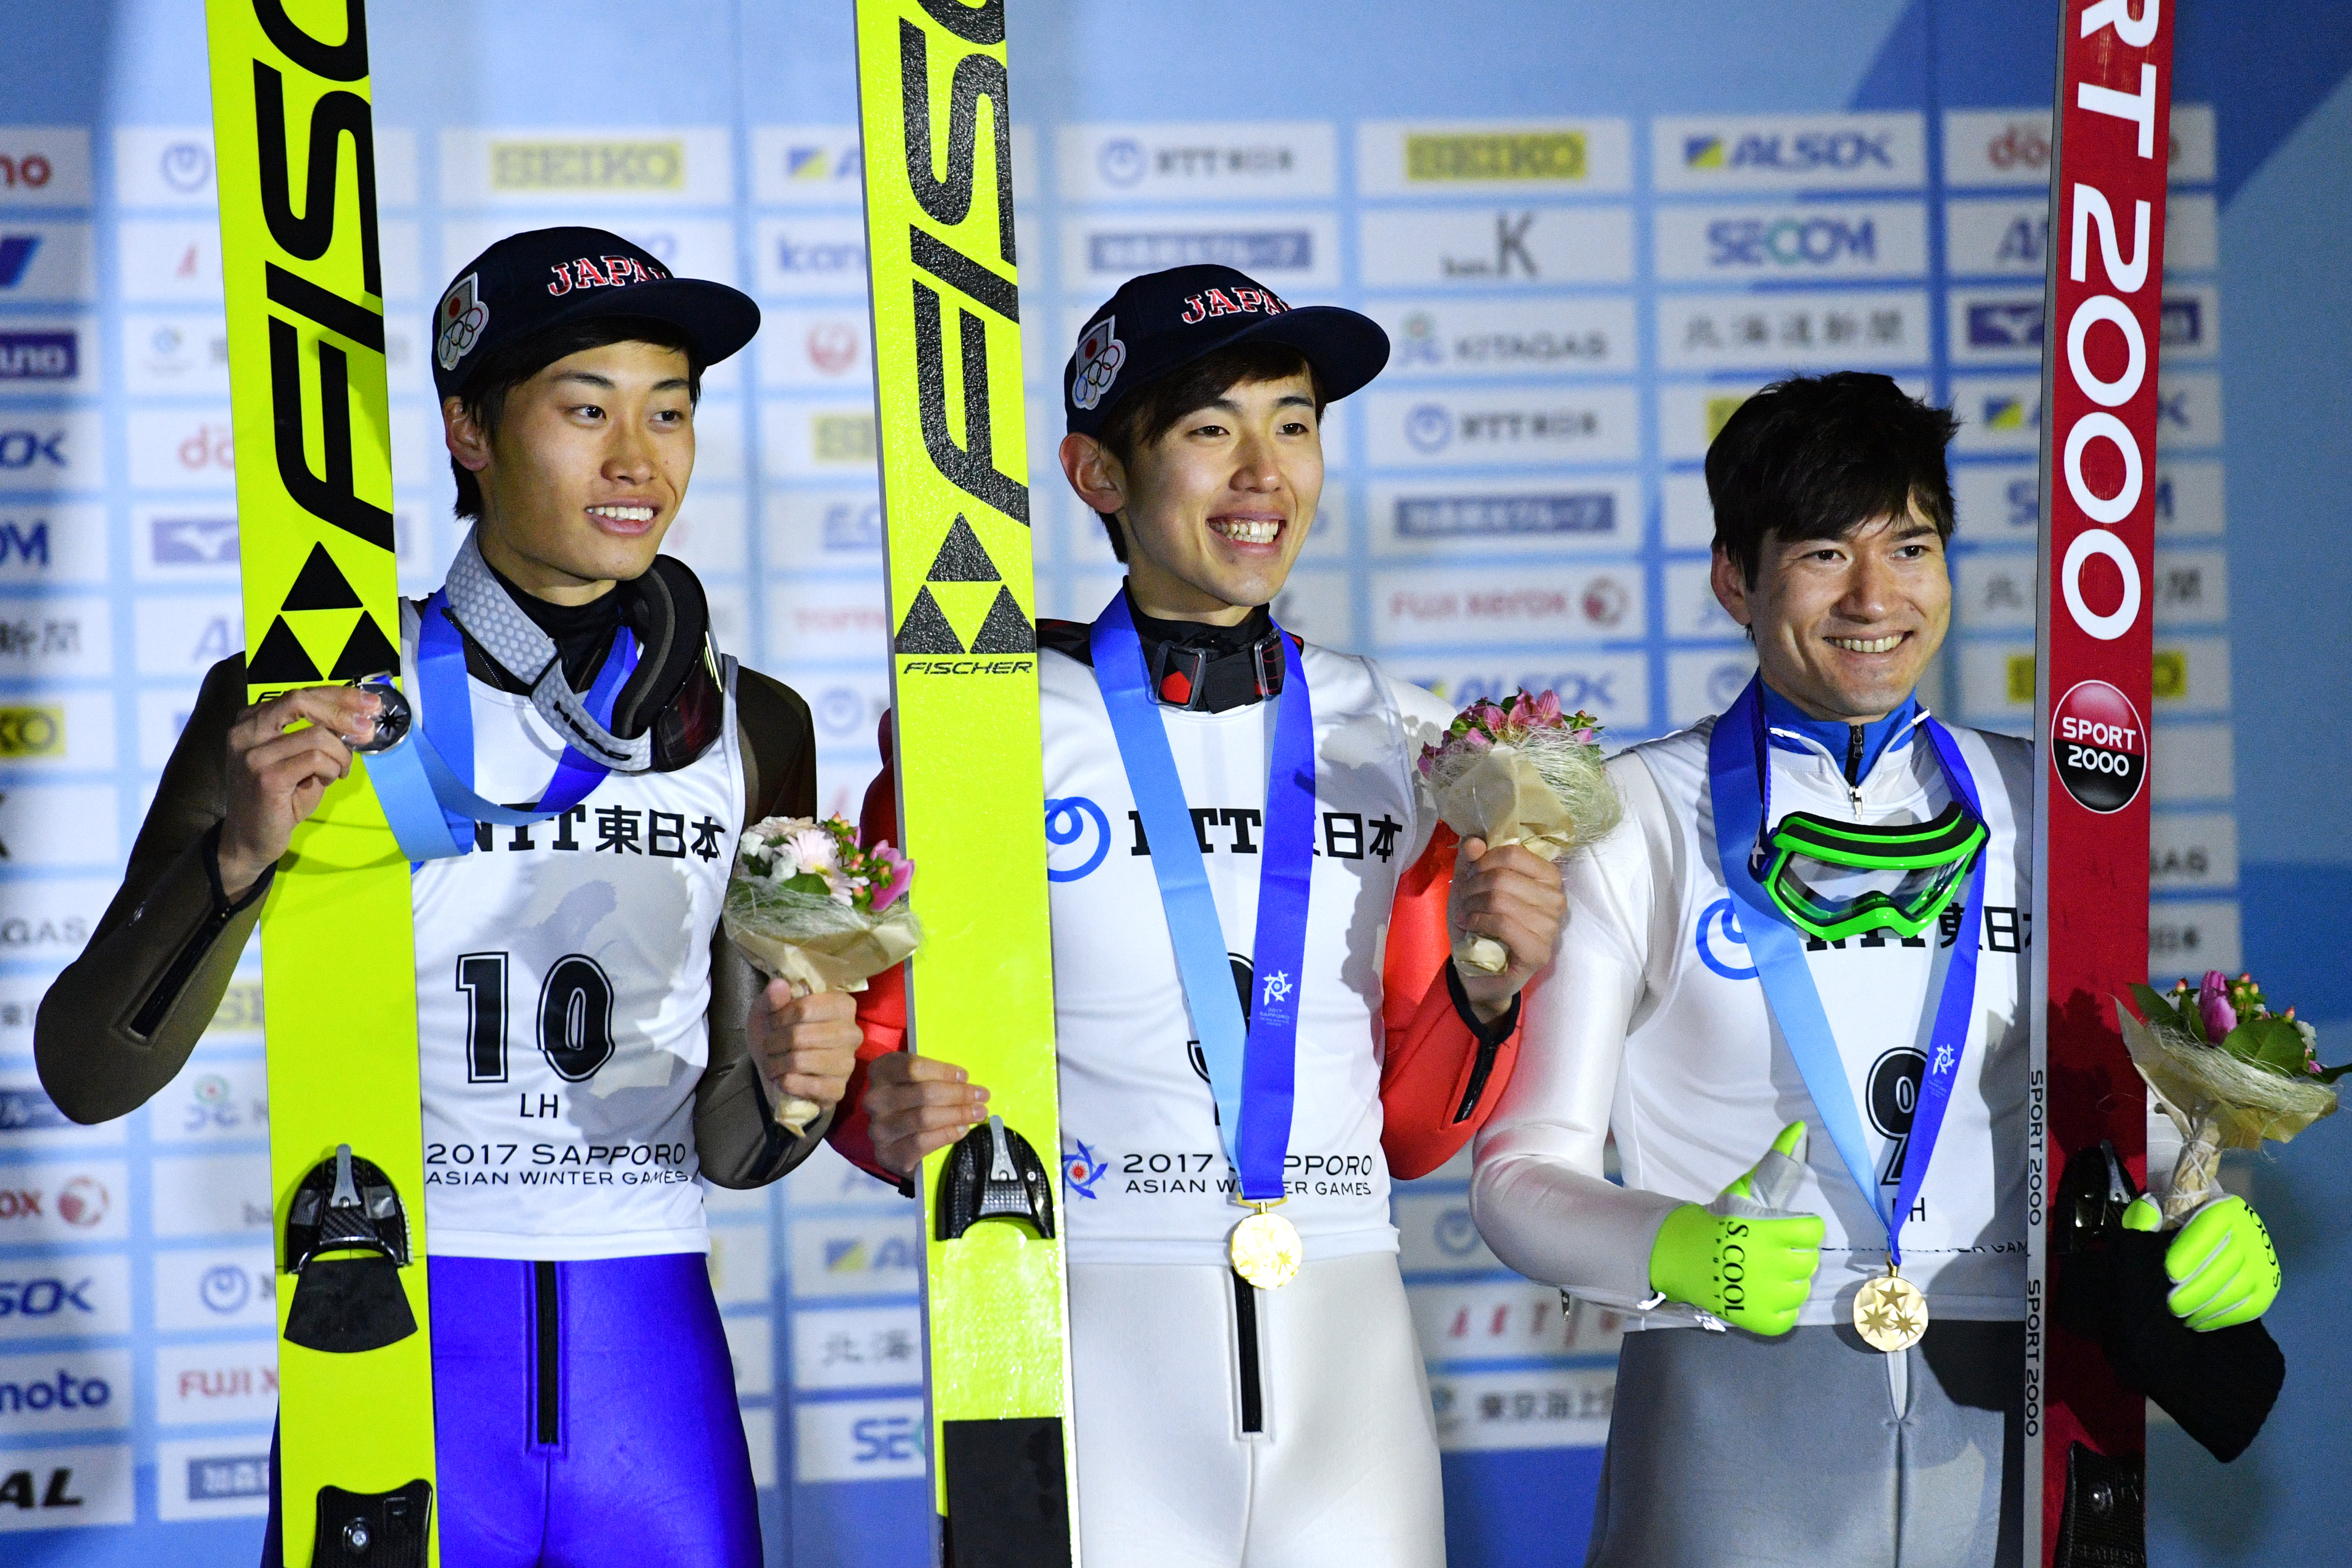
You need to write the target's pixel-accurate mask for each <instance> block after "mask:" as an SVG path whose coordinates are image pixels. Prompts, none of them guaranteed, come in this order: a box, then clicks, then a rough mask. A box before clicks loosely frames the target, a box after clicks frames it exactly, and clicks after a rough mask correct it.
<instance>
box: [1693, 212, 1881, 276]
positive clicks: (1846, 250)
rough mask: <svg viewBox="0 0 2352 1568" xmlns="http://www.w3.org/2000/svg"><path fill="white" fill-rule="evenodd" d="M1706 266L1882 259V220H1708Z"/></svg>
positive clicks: (1828, 264) (1803, 264) (1801, 264)
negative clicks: (1856, 221) (1879, 227)
mask: <svg viewBox="0 0 2352 1568" xmlns="http://www.w3.org/2000/svg"><path fill="white" fill-rule="evenodd" d="M1706 246H1707V265H1708V266H1709V267H1739V268H1752V267H1799V268H1802V267H1833V266H1835V265H1836V264H1837V263H1839V262H1842V261H1875V260H1877V259H1878V225H1876V224H1875V223H1874V222H1873V221H1872V220H1871V219H1869V218H1864V219H1862V220H1861V221H1860V222H1858V223H1851V222H1848V221H1847V220H1846V219H1844V218H1832V217H1804V218H1800V217H1777V218H1717V220H1716V221H1715V222H1713V223H1711V224H1709V225H1706Z"/></svg>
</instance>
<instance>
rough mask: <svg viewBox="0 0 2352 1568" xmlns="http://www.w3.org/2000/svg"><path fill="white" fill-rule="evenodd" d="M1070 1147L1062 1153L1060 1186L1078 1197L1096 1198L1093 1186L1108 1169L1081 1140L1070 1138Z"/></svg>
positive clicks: (1099, 1157) (1097, 1194) (1084, 1141)
mask: <svg viewBox="0 0 2352 1568" xmlns="http://www.w3.org/2000/svg"><path fill="white" fill-rule="evenodd" d="M1070 1143H1071V1145H1072V1146H1071V1147H1070V1148H1067V1149H1064V1150H1063V1151H1062V1185H1063V1186H1066V1187H1067V1188H1068V1189H1069V1190H1070V1191H1071V1192H1072V1193H1074V1194H1076V1196H1077V1197H1085V1198H1096V1197H1101V1196H1102V1195H1101V1194H1099V1193H1097V1192H1096V1191H1095V1184H1096V1183H1097V1182H1098V1181H1100V1180H1102V1178H1103V1172H1104V1171H1105V1170H1106V1169H1108V1166H1106V1165H1105V1164H1104V1163H1103V1160H1102V1157H1101V1156H1100V1155H1097V1154H1096V1153H1095V1152H1094V1150H1093V1149H1091V1148H1089V1147H1087V1142H1086V1140H1085V1139H1083V1138H1072V1139H1071V1140H1070Z"/></svg>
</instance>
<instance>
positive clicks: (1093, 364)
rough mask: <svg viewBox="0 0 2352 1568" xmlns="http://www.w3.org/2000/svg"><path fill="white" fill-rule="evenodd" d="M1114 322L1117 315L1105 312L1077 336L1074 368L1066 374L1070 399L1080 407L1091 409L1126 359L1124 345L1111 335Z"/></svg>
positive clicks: (1108, 389) (1116, 377)
mask: <svg viewBox="0 0 2352 1568" xmlns="http://www.w3.org/2000/svg"><path fill="white" fill-rule="evenodd" d="M1117 327H1118V317H1116V316H1106V317H1104V318H1103V319H1101V320H1099V321H1097V322H1096V323H1095V324H1094V325H1093V326H1091V327H1089V328H1087V335H1086V336H1085V337H1083V338H1081V339H1079V340H1078V370H1077V373H1076V375H1074V376H1072V377H1071V378H1070V401H1071V402H1074V403H1076V404H1077V405H1078V406H1079V407H1080V408H1083V409H1087V410H1092V409H1093V408H1095V407H1096V406H1097V404H1099V403H1100V402H1102V400H1103V393H1105V392H1108V391H1110V383H1111V382H1115V381H1117V380H1118V368H1119V367H1120V366H1121V365H1124V364H1125V363H1127V345H1126V344H1125V343H1122V342H1120V341H1119V340H1118V337H1117V336H1115V335H1114V329H1116V328H1117Z"/></svg>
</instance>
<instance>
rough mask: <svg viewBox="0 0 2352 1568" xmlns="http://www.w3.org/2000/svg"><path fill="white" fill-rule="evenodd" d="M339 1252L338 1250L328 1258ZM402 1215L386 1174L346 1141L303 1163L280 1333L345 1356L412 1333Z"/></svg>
mask: <svg viewBox="0 0 2352 1568" xmlns="http://www.w3.org/2000/svg"><path fill="white" fill-rule="evenodd" d="M329 1254H341V1256H329ZM407 1262H408V1217H407V1215H406V1214H405V1213H404V1211H403V1210H402V1208H401V1207H400V1194H399V1193H398V1192H396V1191H394V1188H393V1185H392V1179H391V1178H390V1177H389V1176H385V1175H384V1174H383V1171H382V1170H381V1169H380V1168H378V1167H377V1166H376V1165H375V1164H374V1163H373V1161H370V1160H363V1159H360V1158H358V1157H357V1156H356V1155H353V1154H352V1146H351V1145H349V1144H342V1145H338V1146H337V1147H336V1149H335V1157H334V1158H333V1159H331V1160H320V1162H319V1163H318V1164H317V1165H315V1166H311V1167H310V1174H309V1175H308V1176H304V1177H303V1178H302V1181H301V1185H300V1186H297V1187H296V1188H295V1189H294V1201H293V1202H292V1204H290V1205H289V1207H288V1209H287V1215H286V1271H287V1272H288V1273H289V1274H292V1275H294V1276H295V1277H296V1281H295V1285H294V1301H293V1303H292V1304H291V1305H290V1306H289V1307H288V1308H287V1310H286V1337H287V1338H288V1339H289V1340H291V1341H292V1342H293V1343H296V1344H299V1345H301V1346H303V1347H304V1348H305V1349H308V1350H317V1351H324V1352H326V1353H328V1354H333V1355H352V1354H358V1353H359V1352H362V1351H370V1350H381V1349H383V1347H384V1346H385V1345H388V1344H397V1343H400V1342H401V1341H402V1340H404V1339H406V1338H407V1337H408V1336H409V1335H410V1334H413V1333H415V1332H416V1313H415V1311H414V1310H413V1309H412V1308H411V1307H410V1306H409V1304H408V1292H407V1291H405V1290H404V1289H402V1288H401V1283H400V1270H401V1269H402V1268H403V1267H404V1265H405V1264H406V1263H407Z"/></svg>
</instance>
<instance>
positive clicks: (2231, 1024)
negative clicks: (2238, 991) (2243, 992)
mask: <svg viewBox="0 0 2352 1568" xmlns="http://www.w3.org/2000/svg"><path fill="white" fill-rule="evenodd" d="M2197 1010H2198V1012H2199V1013H2200V1015H2202V1016H2203V1018H2204V1019H2205V1038H2206V1040H2208V1041H2209V1042H2210V1043H2211V1044H2214V1045H2219V1044H2221V1040H2222V1037H2223V1036H2225V1035H2227V1034H2228V1033H2229V1032H2230V1031H2231V1030H2233V1029H2235V1028H2237V1027H2238V1009H2235V1008H2233V1007H2231V1005H2230V977H2229V976H2227V975H2225V974H2223V973H2221V970H2219V969H2208V970H2206V971H2205V978H2204V980H2203V981H2202V982H2201V983H2200V985H2199V986H2198V988H2197Z"/></svg>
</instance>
